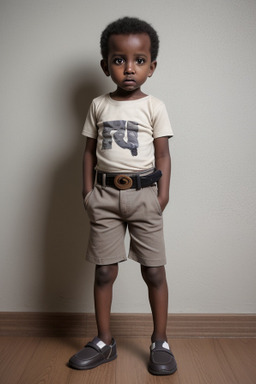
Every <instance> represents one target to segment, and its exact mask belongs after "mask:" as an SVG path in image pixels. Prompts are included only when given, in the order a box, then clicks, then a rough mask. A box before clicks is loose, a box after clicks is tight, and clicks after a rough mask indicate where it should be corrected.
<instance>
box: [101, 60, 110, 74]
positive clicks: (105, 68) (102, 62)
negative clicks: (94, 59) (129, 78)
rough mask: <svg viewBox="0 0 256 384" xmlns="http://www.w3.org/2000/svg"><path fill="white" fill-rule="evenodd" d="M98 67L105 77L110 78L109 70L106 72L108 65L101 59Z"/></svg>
mask: <svg viewBox="0 0 256 384" xmlns="http://www.w3.org/2000/svg"><path fill="white" fill-rule="evenodd" d="M100 66H101V68H102V70H103V72H104V73H105V75H106V76H110V73H109V70H108V63H107V61H106V60H104V59H102V60H101V62H100Z"/></svg>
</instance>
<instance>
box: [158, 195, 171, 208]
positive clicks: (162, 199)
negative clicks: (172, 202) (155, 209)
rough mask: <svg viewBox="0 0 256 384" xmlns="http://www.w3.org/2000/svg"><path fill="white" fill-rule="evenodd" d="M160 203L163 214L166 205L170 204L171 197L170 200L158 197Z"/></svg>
mask: <svg viewBox="0 0 256 384" xmlns="http://www.w3.org/2000/svg"><path fill="white" fill-rule="evenodd" d="M158 201H159V204H160V207H161V210H162V212H163V211H164V209H165V207H166V205H167V204H168V202H169V196H168V198H163V197H161V196H159V195H158Z"/></svg>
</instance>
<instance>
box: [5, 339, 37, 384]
mask: <svg viewBox="0 0 256 384" xmlns="http://www.w3.org/2000/svg"><path fill="white" fill-rule="evenodd" d="M39 343H40V339H39V338H34V337H30V338H25V337H20V338H16V337H1V339H0V346H1V347H0V354H1V358H0V360H1V364H0V381H1V383H4V384H16V383H17V384H19V383H20V378H21V376H22V374H23V372H24V370H25V367H26V366H28V365H29V362H30V360H31V359H32V356H33V354H34V352H35V350H36V349H37V346H38V344H39ZM27 384H29V383H27ZM31 384H32V383H31Z"/></svg>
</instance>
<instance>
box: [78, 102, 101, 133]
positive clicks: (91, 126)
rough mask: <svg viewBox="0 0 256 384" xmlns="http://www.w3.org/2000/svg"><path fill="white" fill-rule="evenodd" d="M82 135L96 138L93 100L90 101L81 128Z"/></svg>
mask: <svg viewBox="0 0 256 384" xmlns="http://www.w3.org/2000/svg"><path fill="white" fill-rule="evenodd" d="M82 135H84V136H86V137H91V138H92V139H97V136H98V130H97V122H96V106H95V103H94V101H92V103H91V105H90V108H89V110H88V113H87V116H86V119H85V123H84V127H83V130H82Z"/></svg>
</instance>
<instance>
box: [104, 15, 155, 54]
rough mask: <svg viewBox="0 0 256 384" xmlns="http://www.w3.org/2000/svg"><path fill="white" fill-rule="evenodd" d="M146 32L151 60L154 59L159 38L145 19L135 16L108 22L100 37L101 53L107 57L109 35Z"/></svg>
mask: <svg viewBox="0 0 256 384" xmlns="http://www.w3.org/2000/svg"><path fill="white" fill-rule="evenodd" d="M137 33H146V34H147V35H148V36H149V38H150V41H151V49H150V51H151V61H154V60H156V58H157V55H158V49H159V38H158V35H157V32H156V31H155V30H154V28H153V27H152V26H151V25H150V24H148V23H147V22H146V21H143V20H140V19H138V18H136V17H123V18H121V19H118V20H116V21H114V22H112V23H110V24H109V25H108V26H107V27H106V28H105V29H104V31H103V32H102V34H101V39H100V48H101V55H102V57H103V59H104V60H107V58H108V40H109V37H110V36H111V35H129V34H137Z"/></svg>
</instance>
